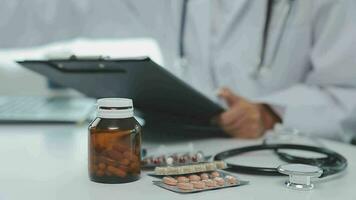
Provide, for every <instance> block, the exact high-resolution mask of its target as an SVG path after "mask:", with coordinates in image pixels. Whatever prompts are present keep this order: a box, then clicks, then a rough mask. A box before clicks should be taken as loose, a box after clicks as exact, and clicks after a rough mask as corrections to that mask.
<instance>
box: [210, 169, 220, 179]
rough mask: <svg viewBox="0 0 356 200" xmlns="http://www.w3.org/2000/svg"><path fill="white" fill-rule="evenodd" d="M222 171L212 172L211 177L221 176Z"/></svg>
mask: <svg viewBox="0 0 356 200" xmlns="http://www.w3.org/2000/svg"><path fill="white" fill-rule="evenodd" d="M219 176H220V173H219V172H216V171H215V172H211V177H213V178H215V177H219Z"/></svg>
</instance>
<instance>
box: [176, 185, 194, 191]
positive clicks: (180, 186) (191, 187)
mask: <svg viewBox="0 0 356 200" xmlns="http://www.w3.org/2000/svg"><path fill="white" fill-rule="evenodd" d="M177 186H178V188H179V189H181V190H193V188H194V187H193V184H191V183H178V184H177Z"/></svg>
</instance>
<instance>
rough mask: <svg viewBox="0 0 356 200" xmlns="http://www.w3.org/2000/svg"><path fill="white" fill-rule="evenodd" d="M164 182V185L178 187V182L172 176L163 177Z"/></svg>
mask: <svg viewBox="0 0 356 200" xmlns="http://www.w3.org/2000/svg"><path fill="white" fill-rule="evenodd" d="M162 181H163V183H165V184H167V185H172V186H175V185H177V182H178V181H177V180H176V179H175V178H172V177H170V176H166V177H163V179H162Z"/></svg>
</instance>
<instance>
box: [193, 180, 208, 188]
mask: <svg viewBox="0 0 356 200" xmlns="http://www.w3.org/2000/svg"><path fill="white" fill-rule="evenodd" d="M191 183H192V184H193V187H194V188H195V189H204V188H205V183H204V182H203V181H193V182H191Z"/></svg>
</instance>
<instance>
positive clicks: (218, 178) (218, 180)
mask: <svg viewBox="0 0 356 200" xmlns="http://www.w3.org/2000/svg"><path fill="white" fill-rule="evenodd" d="M213 180H214V181H215V182H216V184H217V185H219V186H223V185H225V180H224V179H223V178H221V177H215V178H214V179H213Z"/></svg>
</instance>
